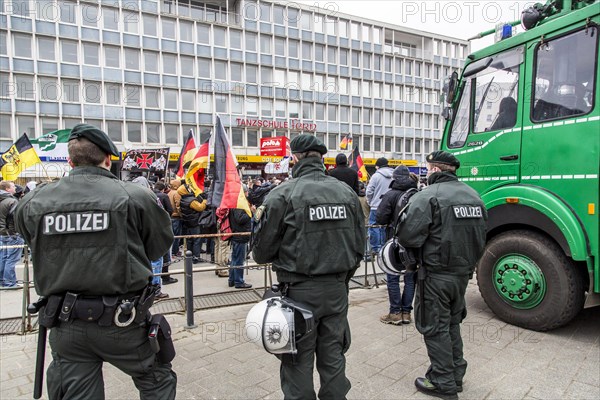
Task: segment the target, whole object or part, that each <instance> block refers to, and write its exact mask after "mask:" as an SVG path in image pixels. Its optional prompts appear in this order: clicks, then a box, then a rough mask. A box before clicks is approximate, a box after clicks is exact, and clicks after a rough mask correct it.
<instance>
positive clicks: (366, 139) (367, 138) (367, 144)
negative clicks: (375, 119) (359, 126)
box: [363, 135, 372, 151]
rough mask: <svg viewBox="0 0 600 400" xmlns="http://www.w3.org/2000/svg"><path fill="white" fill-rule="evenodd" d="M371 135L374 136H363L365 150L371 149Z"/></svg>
mask: <svg viewBox="0 0 600 400" xmlns="http://www.w3.org/2000/svg"><path fill="white" fill-rule="evenodd" d="M371 137H372V136H367V135H365V136H363V149H364V150H365V151H371Z"/></svg>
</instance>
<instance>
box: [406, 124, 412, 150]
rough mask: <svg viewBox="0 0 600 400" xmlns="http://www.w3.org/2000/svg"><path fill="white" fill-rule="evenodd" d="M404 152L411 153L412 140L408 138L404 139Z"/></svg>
mask: <svg viewBox="0 0 600 400" xmlns="http://www.w3.org/2000/svg"><path fill="white" fill-rule="evenodd" d="M407 115H408V114H407ZM404 152H405V153H412V139H408V138H406V139H404Z"/></svg>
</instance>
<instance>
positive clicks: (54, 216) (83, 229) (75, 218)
mask: <svg viewBox="0 0 600 400" xmlns="http://www.w3.org/2000/svg"><path fill="white" fill-rule="evenodd" d="M109 225H110V217H109V213H108V212H107V211H80V212H71V213H51V214H46V215H44V219H43V229H42V233H43V234H44V235H63V234H67V233H88V232H101V231H105V230H107V229H108V227H109Z"/></svg>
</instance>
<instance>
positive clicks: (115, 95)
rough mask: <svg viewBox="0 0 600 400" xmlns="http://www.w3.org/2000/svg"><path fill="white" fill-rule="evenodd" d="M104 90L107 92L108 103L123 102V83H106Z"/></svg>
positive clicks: (117, 103) (116, 103)
mask: <svg viewBox="0 0 600 400" xmlns="http://www.w3.org/2000/svg"><path fill="white" fill-rule="evenodd" d="M104 90H105V92H106V104H111V105H119V104H121V85H115V84H110V83H106V84H105V86H104Z"/></svg>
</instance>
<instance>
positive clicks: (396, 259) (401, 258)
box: [377, 238, 417, 275]
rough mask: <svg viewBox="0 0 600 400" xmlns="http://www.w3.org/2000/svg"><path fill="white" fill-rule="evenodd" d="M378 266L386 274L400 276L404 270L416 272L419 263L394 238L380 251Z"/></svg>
mask: <svg viewBox="0 0 600 400" xmlns="http://www.w3.org/2000/svg"><path fill="white" fill-rule="evenodd" d="M377 265H378V266H379V268H380V269H381V270H382V271H383V272H385V273H386V274H389V275H400V274H401V273H402V271H404V270H409V271H414V270H415V269H416V267H417V261H416V260H415V257H414V255H413V253H412V251H410V250H407V249H405V248H404V246H402V245H401V244H400V243H398V241H397V240H396V238H392V239H390V240H388V241H387V242H385V244H384V245H383V246H382V247H381V250H379V257H377Z"/></svg>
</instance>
